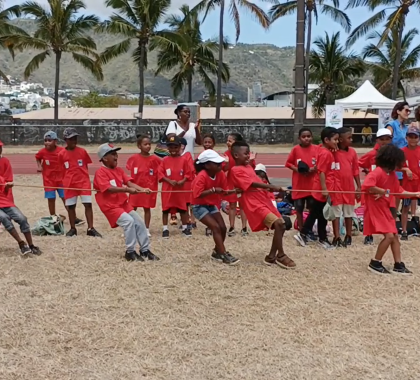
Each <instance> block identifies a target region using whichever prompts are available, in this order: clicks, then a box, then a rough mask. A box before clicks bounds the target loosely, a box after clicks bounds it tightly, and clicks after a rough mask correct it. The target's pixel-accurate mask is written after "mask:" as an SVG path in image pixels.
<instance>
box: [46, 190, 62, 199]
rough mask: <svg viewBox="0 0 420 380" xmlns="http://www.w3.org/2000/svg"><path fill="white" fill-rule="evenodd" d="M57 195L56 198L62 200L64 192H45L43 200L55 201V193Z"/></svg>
mask: <svg viewBox="0 0 420 380" xmlns="http://www.w3.org/2000/svg"><path fill="white" fill-rule="evenodd" d="M56 192H57V193H58V196H59V197H60V198H64V190H63V189H57V190H51V191H45V199H55V198H56V196H55V193H56Z"/></svg>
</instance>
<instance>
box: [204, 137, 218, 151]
mask: <svg viewBox="0 0 420 380" xmlns="http://www.w3.org/2000/svg"><path fill="white" fill-rule="evenodd" d="M215 146H216V140H215V139H214V136H213V135H211V134H206V135H204V136H203V148H204V150H207V149H214V147H215Z"/></svg>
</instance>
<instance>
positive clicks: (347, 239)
mask: <svg viewBox="0 0 420 380" xmlns="http://www.w3.org/2000/svg"><path fill="white" fill-rule="evenodd" d="M351 243H352V238H351V236H349V235H346V237H345V238H344V245H345V246H346V247H350V246H351Z"/></svg>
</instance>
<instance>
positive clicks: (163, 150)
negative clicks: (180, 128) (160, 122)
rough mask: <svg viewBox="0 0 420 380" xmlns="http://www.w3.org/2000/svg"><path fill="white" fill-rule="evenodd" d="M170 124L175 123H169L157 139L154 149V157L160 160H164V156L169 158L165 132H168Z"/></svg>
mask: <svg viewBox="0 0 420 380" xmlns="http://www.w3.org/2000/svg"><path fill="white" fill-rule="evenodd" d="M171 123H175V125H176V122H175V121H171V122H170V123H169V124H168V125H167V126H166V128H165V130H164V131H163V133H162V135H161V136H160V138H159V141H158V143H157V144H156V148H155V150H154V152H153V153H154V154H156V156H158V157H160V158H164V157H166V156H169V151H168V146H167V145H166V132H167V131H168V128H169V126H170V125H171Z"/></svg>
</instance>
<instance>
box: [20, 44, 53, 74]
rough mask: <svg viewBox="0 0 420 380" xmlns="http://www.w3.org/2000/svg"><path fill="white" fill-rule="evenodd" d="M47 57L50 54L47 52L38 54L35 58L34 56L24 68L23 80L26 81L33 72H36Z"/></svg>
mask: <svg viewBox="0 0 420 380" xmlns="http://www.w3.org/2000/svg"><path fill="white" fill-rule="evenodd" d="M49 56H50V52H49V51H48V50H46V51H43V52H42V53H39V54H37V55H36V56H34V57H33V58H32V59H31V61H30V62H29V63H28V65H27V66H26V68H25V71H24V73H23V74H24V76H25V79H28V78H29V77H30V76H31V75H32V73H33V72H34V71H36V70H38V68H39V66H40V65H41V63H42V62H44V61H45V59H46V58H47V57H49Z"/></svg>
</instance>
